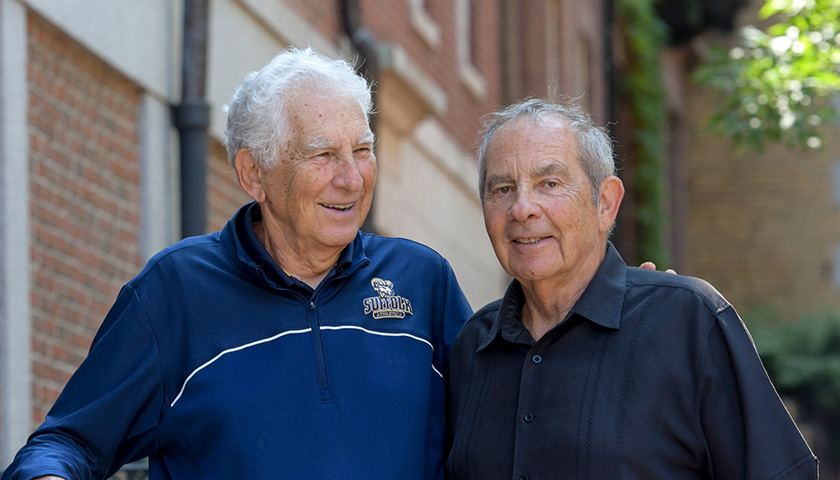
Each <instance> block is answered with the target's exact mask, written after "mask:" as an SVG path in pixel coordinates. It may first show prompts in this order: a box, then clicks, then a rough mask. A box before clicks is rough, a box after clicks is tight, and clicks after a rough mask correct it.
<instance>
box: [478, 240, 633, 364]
mask: <svg viewBox="0 0 840 480" xmlns="http://www.w3.org/2000/svg"><path fill="white" fill-rule="evenodd" d="M626 286H627V265H625V264H624V260H622V258H621V255H620V254H619V253H618V251H617V250H616V249H615V247H614V246H613V244H612V242H607V252H606V254H605V255H604V260H603V261H602V262H601V265H600V266H599V267H598V271H597V272H595V276H594V277H592V281H590V282H589V285H587V287H586V289H585V290H584V291H583V294H582V295H581V296H580V298H579V299H578V301H577V302H576V303H575V305H574V307H572V310H571V311H570V312H569V314H568V315H567V316H566V318H565V319H564V320H563V322H561V324H562V323H565V322H566V321H567V320H568V319H569V318H571V317H572V316H573V315H577V316H580V317H583V318H585V319H587V320H589V321H591V322H592V323H595V324H597V325H600V326H602V327H605V328H611V329H618V328H619V326H620V324H621V309H622V305H623V303H624V294H625V292H626V288H627V287H626ZM524 305H525V294H524V293H523V291H522V285H521V284H520V283H519V281H518V280H516V279H514V280H513V281H511V283H510V285H508V288H507V291H505V295H504V296H503V297H502V300H501V302H500V304H499V310H498V312H497V313H496V317H495V318H494V319H493V324H492V325H491V327H490V329H489V330H488V331H487V333H486V334H485V336H484V338H483V339H482V341H481V342H480V343H479V346H478V349H477V350H476V351H481V350H484V349H485V348H487V347H488V346H489V345H490V344H491V343H492V342H493V340H495V339H496V338H497V337H502V338H503V339H504V340H506V341H508V342H510V343H522V344H528V345H532V344H533V343H534V341H533V338H532V337H531V335H530V333H529V332H528V329H526V328H525V325H524V324H523V323H522V307H523V306H524ZM555 328H556V327H555Z"/></svg>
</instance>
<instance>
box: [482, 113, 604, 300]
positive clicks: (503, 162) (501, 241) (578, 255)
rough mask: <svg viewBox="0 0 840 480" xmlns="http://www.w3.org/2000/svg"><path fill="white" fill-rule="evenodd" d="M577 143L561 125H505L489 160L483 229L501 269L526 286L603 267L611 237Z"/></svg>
mask: <svg viewBox="0 0 840 480" xmlns="http://www.w3.org/2000/svg"><path fill="white" fill-rule="evenodd" d="M577 155H578V148H577V142H576V139H575V137H574V135H573V134H572V133H570V132H569V131H568V130H567V129H566V126H565V122H564V121H563V120H560V119H550V118H549V119H545V120H544V121H543V123H542V124H540V123H535V122H534V121H532V120H530V119H527V118H520V119H517V120H515V121H512V122H510V123H508V124H506V125H504V126H502V127H501V128H500V129H499V130H498V131H497V132H496V134H495V135H494V137H493V138H492V139H491V142H490V145H489V147H488V150H487V156H486V161H485V162H486V169H487V176H486V182H485V193H484V198H483V201H484V222H485V226H486V228H487V233H488V235H489V237H490V241H491V243H492V244H493V249H494V250H495V252H496V256H497V257H498V259H499V262H500V263H501V265H502V267H504V269H505V270H506V271H507V272H508V273H509V274H510V275H512V276H513V277H515V278H516V279H518V280H519V281H520V282H522V283H523V284H524V283H526V282H535V281H542V280H546V279H549V280H550V279H555V280H559V281H563V279H564V278H568V276H569V275H574V274H575V272H579V271H582V270H583V269H584V268H591V267H592V265H593V264H592V262H593V261H594V262H597V263H595V265H596V267H595V268H597V265H598V264H600V259H601V254H602V253H603V252H599V250H601V249H602V245H603V242H604V240H605V238H606V236H605V234H603V235H604V236H603V239H604V240H602V239H601V238H600V237H601V236H602V232H601V230H602V228H601V227H600V225H601V222H599V208H598V207H597V206H596V205H593V203H592V195H591V193H592V185H591V183H590V182H589V180H588V178H587V176H586V174H585V172H584V170H583V167H582V165H581V164H580V161H579V160H578V158H577Z"/></svg>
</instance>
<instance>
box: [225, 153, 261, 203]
mask: <svg viewBox="0 0 840 480" xmlns="http://www.w3.org/2000/svg"><path fill="white" fill-rule="evenodd" d="M233 163H234V166H235V167H236V178H238V179H239V186H240V187H242V190H244V191H245V193H247V194H248V196H250V197H251V198H253V199H254V200H256V201H257V203H260V202H262V201H264V200H265V190H264V189H263V184H262V175H261V169H260V164H259V163H258V162H257V161H256V160H254V157H252V156H251V151H250V150H248V149H247V148H243V149H242V150H240V151H238V152H236V157H235V158H234V162H233Z"/></svg>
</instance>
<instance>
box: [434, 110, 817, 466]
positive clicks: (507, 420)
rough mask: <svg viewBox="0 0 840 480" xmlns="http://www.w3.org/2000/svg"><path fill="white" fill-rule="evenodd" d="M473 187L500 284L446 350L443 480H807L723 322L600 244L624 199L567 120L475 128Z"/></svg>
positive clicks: (775, 409)
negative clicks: (505, 283)
mask: <svg viewBox="0 0 840 480" xmlns="http://www.w3.org/2000/svg"><path fill="white" fill-rule="evenodd" d="M479 172H480V189H479V190H480V195H481V199H482V202H483V209H484V219H485V225H486V228H487V233H488V235H489V237H490V240H491V242H492V244H493V248H494V250H495V252H496V255H497V257H498V259H499V261H500V263H501V264H502V266H503V267H504V269H505V270H506V271H507V272H508V273H509V274H510V275H511V276H513V277H514V280H513V281H512V283H511V284H510V286H509V288H508V290H507V292H506V293H505V295H504V297H503V298H502V299H501V300H499V301H496V302H494V303H491V304H490V305H488V306H486V307H485V308H483V309H482V310H480V311H478V312H476V314H475V315H474V316H473V318H472V319H471V320H470V321H469V322H468V323H467V325H466V326H465V327H464V330H463V331H462V332H461V334H460V335H459V337H458V339H457V341H456V342H455V345H454V346H453V350H452V360H451V365H450V374H451V376H450V378H449V381H450V385H451V387H450V388H451V418H452V424H451V426H450V430H451V431H452V432H454V437H453V438H452V440H451V450H450V452H449V457H448V460H447V472H448V474H449V476H450V478H451V479H452V480H466V479H476V480H493V479H507V480H509V479H511V478H513V479H532V480H536V479H561V478H562V479H599V480H604V479H619V478H625V479H669V480H670V479H712V478H714V479H782V478H784V479H805V478H809V479H814V478H816V477H817V460H816V458H815V457H814V455H813V454H812V453H811V450H810V449H809V448H808V446H807V445H806V443H805V441H804V440H803V439H802V436H801V435H800V433H799V431H798V429H797V427H796V426H795V425H794V423H793V421H792V420H791V418H790V416H789V415H788V413H787V411H786V410H785V407H784V405H783V404H782V402H781V401H780V399H779V397H778V395H777V394H776V392H775V390H774V388H773V386H772V385H771V383H770V381H769V379H768V378H767V375H766V373H765V371H764V368H763V367H762V365H761V362H760V361H759V358H758V356H757V355H756V352H755V349H754V347H753V344H752V342H751V340H750V337H749V335H748V333H747V331H746V330H745V328H744V325H743V324H742V322H741V320H740V318H739V317H738V315H737V314H736V313H735V310H734V309H733V308H732V306H731V305H729V303H727V301H726V300H725V299H724V298H723V297H721V296H720V294H718V293H717V292H716V291H715V290H714V289H713V288H712V287H711V286H710V285H708V284H707V283H705V282H703V281H701V280H698V279H693V278H688V277H680V276H676V275H668V274H666V273H663V272H653V271H647V270H641V269H638V268H628V267H627V266H626V265H625V264H624V262H623V261H622V260H621V257H620V256H619V254H618V252H616V250H615V248H614V247H613V246H612V245H611V244H610V243H609V242H608V241H607V237H608V235H609V232H610V229H611V227H612V225H613V222H614V219H615V217H616V214H617V212H618V208H619V204H620V203H621V199H622V196H623V194H624V187H623V186H622V183H621V181H620V180H619V179H618V178H617V177H616V176H615V167H614V162H613V152H612V144H611V142H610V139H609V138H608V137H607V135H606V134H605V133H604V132H603V131H602V130H601V129H598V128H596V127H594V126H593V125H592V124H591V121H590V119H589V117H588V116H587V115H586V114H585V113H584V112H583V111H581V110H580V109H579V108H577V107H575V106H572V105H562V104H556V103H551V102H546V101H542V100H529V101H526V102H524V103H521V104H518V105H514V106H512V107H510V108H508V109H506V110H504V111H502V112H501V113H498V114H495V115H493V116H491V117H490V118H489V121H488V123H487V125H486V130H485V133H484V137H483V142H482V145H481V147H480V151H479Z"/></svg>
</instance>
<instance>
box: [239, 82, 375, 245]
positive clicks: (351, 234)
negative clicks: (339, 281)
mask: <svg viewBox="0 0 840 480" xmlns="http://www.w3.org/2000/svg"><path fill="white" fill-rule="evenodd" d="M288 118H289V126H290V136H289V138H291V140H290V141H289V142H288V143H287V144H286V146H285V148H284V149H282V150H281V153H280V158H279V159H278V166H277V167H276V168H273V169H270V170H262V169H260V171H259V172H258V174H257V175H258V177H259V178H258V181H257V182H255V188H253V189H252V191H249V192H248V193H249V194H250V195H251V197H253V198H254V199H255V200H257V202H259V204H260V207H261V209H262V215H263V224H264V228H265V229H266V231H267V233H268V235H269V237H270V239H271V242H272V244H273V245H275V246H276V247H277V248H279V249H281V250H283V251H285V252H287V253H289V254H318V252H324V253H326V254H333V253H335V252H337V251H340V250H341V249H343V248H344V247H345V246H347V245H348V244H349V243H351V242H352V241H353V239H354V238H355V236H356V232H357V231H358V230H359V228H361V226H362V222H364V219H365V217H366V216H367V213H368V211H369V210H370V204H371V200H372V196H373V187H374V185H375V183H376V158H375V157H374V154H373V133H372V132H371V130H370V127H369V126H368V122H367V119H366V117H365V114H364V112H363V111H362V108H361V107H360V106H359V103H358V102H357V101H356V100H354V99H353V98H352V97H350V96H343V97H323V96H319V95H317V94H315V92H312V91H304V92H301V94H300V95H298V96H297V97H295V98H294V99H292V101H291V102H290V103H289V109H288Z"/></svg>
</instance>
